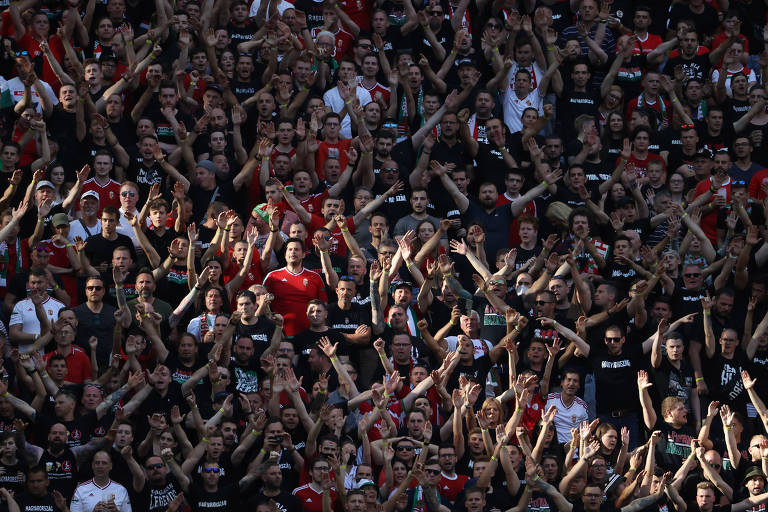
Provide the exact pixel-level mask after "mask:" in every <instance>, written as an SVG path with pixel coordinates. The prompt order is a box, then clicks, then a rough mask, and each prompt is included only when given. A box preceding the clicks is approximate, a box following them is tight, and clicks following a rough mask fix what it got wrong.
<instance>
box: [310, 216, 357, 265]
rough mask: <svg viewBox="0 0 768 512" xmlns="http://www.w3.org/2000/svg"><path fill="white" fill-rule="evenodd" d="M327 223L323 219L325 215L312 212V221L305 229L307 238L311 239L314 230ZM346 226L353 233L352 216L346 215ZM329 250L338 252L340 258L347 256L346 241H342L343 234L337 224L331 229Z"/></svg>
mask: <svg viewBox="0 0 768 512" xmlns="http://www.w3.org/2000/svg"><path fill="white" fill-rule="evenodd" d="M327 223H328V221H327V220H325V217H321V216H320V215H314V214H313V215H312V221H311V222H310V223H309V226H308V228H307V231H309V238H308V239H307V240H312V237H313V236H315V231H317V230H318V229H320V228H321V227H323V226H325V225H326V224H327ZM347 227H348V228H349V232H350V233H352V234H353V235H354V234H355V220H354V219H353V218H352V217H347ZM330 251H331V252H332V253H334V254H338V255H339V256H341V257H342V258H346V257H347V243H346V242H345V241H344V235H343V234H342V233H341V229H339V226H338V225H334V226H333V229H332V230H331V249H330Z"/></svg>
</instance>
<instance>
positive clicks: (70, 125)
mask: <svg viewBox="0 0 768 512" xmlns="http://www.w3.org/2000/svg"><path fill="white" fill-rule="evenodd" d="M76 128H77V122H76V120H75V113H74V112H67V111H66V110H64V107H63V105H62V104H61V103H59V104H57V105H56V106H55V107H53V112H52V113H51V117H50V118H48V131H49V132H50V133H51V134H53V137H54V138H55V139H56V142H57V143H58V146H59V151H58V153H56V160H58V161H59V162H61V165H62V166H63V167H64V181H67V182H74V181H75V180H76V179H77V177H76V175H75V173H77V171H79V170H80V167H81V166H82V165H83V163H85V158H84V155H83V154H82V152H81V145H80V143H79V141H78V140H77V129H76Z"/></svg>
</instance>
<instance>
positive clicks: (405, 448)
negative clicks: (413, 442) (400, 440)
mask: <svg viewBox="0 0 768 512" xmlns="http://www.w3.org/2000/svg"><path fill="white" fill-rule="evenodd" d="M397 451H400V452H412V451H413V446H398V447H397Z"/></svg>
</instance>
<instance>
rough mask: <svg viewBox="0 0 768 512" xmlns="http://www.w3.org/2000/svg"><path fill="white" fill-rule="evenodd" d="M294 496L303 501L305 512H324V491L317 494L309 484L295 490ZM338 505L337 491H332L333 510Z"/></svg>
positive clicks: (302, 507) (302, 506)
mask: <svg viewBox="0 0 768 512" xmlns="http://www.w3.org/2000/svg"><path fill="white" fill-rule="evenodd" d="M293 495H294V496H296V497H297V498H298V499H299V501H301V509H302V510H303V511H304V512H323V491H320V492H317V491H316V490H314V489H313V488H312V487H310V485H309V484H306V485H302V486H301V487H297V488H296V489H294V490H293ZM335 503H336V491H335V490H333V489H331V508H333V506H334V504H335Z"/></svg>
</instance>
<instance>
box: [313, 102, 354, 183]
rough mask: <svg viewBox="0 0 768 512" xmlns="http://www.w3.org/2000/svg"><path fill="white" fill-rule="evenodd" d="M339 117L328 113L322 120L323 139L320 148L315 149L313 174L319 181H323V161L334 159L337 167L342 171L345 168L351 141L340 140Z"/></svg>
mask: <svg viewBox="0 0 768 512" xmlns="http://www.w3.org/2000/svg"><path fill="white" fill-rule="evenodd" d="M340 133H341V117H340V116H339V114H337V113H335V112H330V113H328V114H326V115H325V119H324V120H323V136H324V137H325V139H324V140H323V142H321V143H320V147H319V148H317V152H316V153H315V172H316V173H317V177H318V179H319V180H321V181H322V180H324V179H325V173H324V172H323V170H324V169H325V161H326V160H327V159H328V158H329V157H330V158H335V159H337V160H338V161H339V166H340V167H341V168H342V169H344V168H346V167H347V161H348V158H347V150H348V149H349V146H350V144H352V139H342V138H341V135H340Z"/></svg>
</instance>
